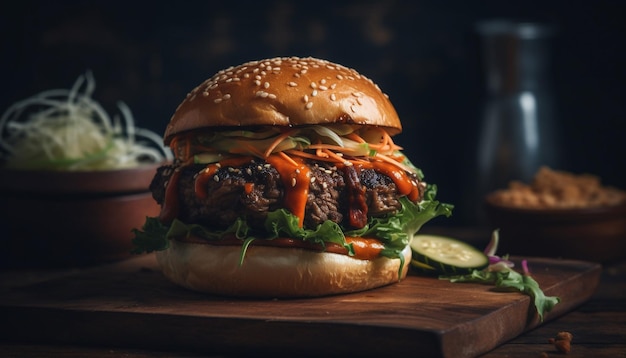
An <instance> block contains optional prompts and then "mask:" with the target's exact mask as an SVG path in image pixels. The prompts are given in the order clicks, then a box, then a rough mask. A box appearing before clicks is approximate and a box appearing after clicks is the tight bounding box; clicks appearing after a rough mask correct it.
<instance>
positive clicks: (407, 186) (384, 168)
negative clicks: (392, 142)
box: [355, 161, 419, 202]
mask: <svg viewBox="0 0 626 358" xmlns="http://www.w3.org/2000/svg"><path fill="white" fill-rule="evenodd" d="M355 166H359V167H361V168H368V169H374V170H375V171H377V172H379V173H382V174H384V175H386V176H388V177H389V178H390V179H391V180H393V182H394V184H395V185H396V188H397V189H398V194H400V195H406V196H407V197H408V198H409V200H411V201H413V202H416V201H417V199H419V190H418V188H417V183H416V182H415V180H414V179H413V178H411V177H410V176H409V175H408V174H407V173H406V172H405V171H404V170H402V169H400V168H398V167H396V166H395V165H392V164H391V163H387V162H380V161H372V162H358V164H357V163H355Z"/></svg>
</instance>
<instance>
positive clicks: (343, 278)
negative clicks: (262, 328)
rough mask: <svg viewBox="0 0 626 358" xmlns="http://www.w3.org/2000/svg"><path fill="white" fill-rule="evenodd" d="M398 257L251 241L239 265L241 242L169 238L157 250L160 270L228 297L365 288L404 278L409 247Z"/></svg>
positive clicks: (171, 277)
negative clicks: (364, 257)
mask: <svg viewBox="0 0 626 358" xmlns="http://www.w3.org/2000/svg"><path fill="white" fill-rule="evenodd" d="M402 254H403V255H404V266H403V267H402V272H401V273H400V276H398V272H399V270H400V265H401V263H400V259H390V258H387V257H379V258H377V259H375V260H360V259H355V258H352V257H349V256H347V255H341V254H334V253H326V252H322V253H320V252H314V251H308V250H302V249H296V248H293V249H292V248H277V247H267V246H250V247H248V250H247V252H246V256H245V259H244V260H243V264H242V265H241V266H240V265H239V258H240V255H241V246H217V245H208V244H193V243H185V242H180V241H177V240H172V241H171V246H170V248H169V249H167V250H165V251H159V252H157V260H158V262H159V265H160V266H161V269H162V271H163V274H164V275H165V276H166V277H167V278H168V279H169V280H171V281H172V282H174V283H176V284H178V285H181V286H183V287H186V288H189V289H192V290H196V291H201V292H207V293H213V294H218V295H226V296H240V297H242V296H245V297H265V298H279V297H283V298H287V297H313V296H325V295H333V294H340V293H349V292H357V291H364V290H368V289H371V288H375V287H380V286H384V285H388V284H391V283H395V282H398V281H399V280H401V279H403V278H404V277H406V274H407V271H408V267H409V263H410V262H411V249H410V248H409V247H408V246H407V247H406V248H405V249H404V250H403V251H402Z"/></svg>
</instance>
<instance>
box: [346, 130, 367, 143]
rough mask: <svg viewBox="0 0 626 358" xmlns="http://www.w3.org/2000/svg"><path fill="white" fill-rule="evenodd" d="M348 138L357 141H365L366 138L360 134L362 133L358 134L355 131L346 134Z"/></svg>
mask: <svg viewBox="0 0 626 358" xmlns="http://www.w3.org/2000/svg"><path fill="white" fill-rule="evenodd" d="M346 138H348V139H352V140H353V141H355V142H359V143H365V139H363V138H361V136H360V135H358V134H356V133H354V132H352V133H350V134H348V135H346Z"/></svg>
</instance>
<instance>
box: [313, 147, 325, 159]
mask: <svg viewBox="0 0 626 358" xmlns="http://www.w3.org/2000/svg"><path fill="white" fill-rule="evenodd" d="M315 154H316V155H317V156H318V157H322V158H328V154H326V153H324V151H323V150H322V148H317V150H316V151H315Z"/></svg>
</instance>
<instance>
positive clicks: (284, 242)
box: [177, 235, 385, 260]
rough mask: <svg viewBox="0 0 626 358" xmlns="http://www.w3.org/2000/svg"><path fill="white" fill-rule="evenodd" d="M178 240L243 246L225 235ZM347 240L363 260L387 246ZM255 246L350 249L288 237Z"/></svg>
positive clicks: (368, 240) (366, 240) (364, 239)
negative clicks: (212, 239) (218, 238)
mask: <svg viewBox="0 0 626 358" xmlns="http://www.w3.org/2000/svg"><path fill="white" fill-rule="evenodd" d="M177 240H180V241H184V242H191V243H196V244H206V245H217V246H228V245H231V246H241V240H239V239H237V238H235V237H234V236H231V237H225V238H223V239H221V240H217V241H206V240H203V239H199V238H196V237H194V236H193V235H192V236H186V237H180V238H177ZM346 242H347V243H349V244H352V248H353V249H354V256H352V257H354V258H356V259H361V260H373V259H375V258H377V257H379V256H380V252H381V251H382V250H383V249H384V248H385V246H384V245H383V244H382V242H380V240H378V239H374V238H368V237H352V236H347V237H346ZM251 245H253V246H272V247H285V248H298V249H304V250H312V251H319V252H331V253H334V254H340V255H348V250H347V249H346V248H345V247H343V246H342V245H339V244H336V243H333V242H327V243H326V244H325V245H321V244H316V243H311V242H306V241H302V240H297V239H293V238H288V237H278V238H275V239H272V240H254V241H253V242H252V244H251Z"/></svg>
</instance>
